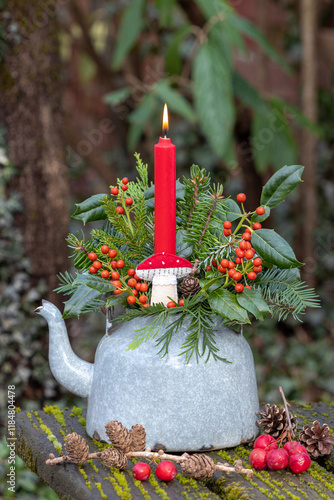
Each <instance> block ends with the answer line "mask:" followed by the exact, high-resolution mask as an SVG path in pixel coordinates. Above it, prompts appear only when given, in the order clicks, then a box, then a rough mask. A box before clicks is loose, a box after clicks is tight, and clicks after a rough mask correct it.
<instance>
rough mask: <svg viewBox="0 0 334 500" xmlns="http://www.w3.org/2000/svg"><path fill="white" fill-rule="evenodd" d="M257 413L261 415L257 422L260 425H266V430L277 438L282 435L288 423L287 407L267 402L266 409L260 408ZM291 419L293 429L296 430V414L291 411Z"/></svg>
mask: <svg viewBox="0 0 334 500" xmlns="http://www.w3.org/2000/svg"><path fill="white" fill-rule="evenodd" d="M257 413H258V414H259V415H260V417H261V418H260V419H259V420H258V422H257V424H258V426H259V427H264V432H265V433H266V434H270V435H271V436H273V437H274V438H275V439H277V438H278V437H280V435H281V433H282V431H283V430H284V428H285V427H286V426H287V424H288V420H287V418H286V412H285V408H279V407H278V406H276V405H270V404H269V403H267V404H266V406H265V409H264V410H260V411H258V412H257ZM290 421H291V425H292V429H293V431H294V432H296V429H297V417H296V415H293V414H292V413H290Z"/></svg>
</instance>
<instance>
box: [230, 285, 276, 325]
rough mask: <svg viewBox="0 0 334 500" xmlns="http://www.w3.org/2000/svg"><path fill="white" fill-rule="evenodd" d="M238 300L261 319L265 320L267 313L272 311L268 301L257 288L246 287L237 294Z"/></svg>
mask: <svg viewBox="0 0 334 500" xmlns="http://www.w3.org/2000/svg"><path fill="white" fill-rule="evenodd" d="M237 301H238V304H239V305H240V306H241V307H243V308H244V309H246V311H248V312H250V313H252V314H253V316H255V318H256V319H259V320H261V321H264V320H265V318H266V316H267V314H268V313H270V309H269V306H268V304H267V302H266V301H265V300H264V299H263V297H262V295H261V293H260V292H258V291H257V290H250V289H249V288H244V289H243V292H242V293H240V294H238V295H237Z"/></svg>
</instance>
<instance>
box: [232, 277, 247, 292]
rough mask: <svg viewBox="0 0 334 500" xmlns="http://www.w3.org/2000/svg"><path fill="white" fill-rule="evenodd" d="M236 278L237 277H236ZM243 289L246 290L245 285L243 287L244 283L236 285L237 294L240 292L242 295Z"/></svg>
mask: <svg viewBox="0 0 334 500" xmlns="http://www.w3.org/2000/svg"><path fill="white" fill-rule="evenodd" d="M235 274H237V273H235ZM234 276H235V275H234ZM233 279H235V278H233ZM243 289H244V285H243V284H242V283H237V284H236V285H235V287H234V290H235V291H236V292H238V293H241V292H242V291H243Z"/></svg>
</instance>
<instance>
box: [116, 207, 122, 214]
mask: <svg viewBox="0 0 334 500" xmlns="http://www.w3.org/2000/svg"><path fill="white" fill-rule="evenodd" d="M116 212H118V213H119V214H123V213H124V208H123V207H116Z"/></svg>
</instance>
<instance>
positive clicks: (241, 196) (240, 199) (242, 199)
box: [237, 193, 246, 203]
mask: <svg viewBox="0 0 334 500" xmlns="http://www.w3.org/2000/svg"><path fill="white" fill-rule="evenodd" d="M237 200H238V202H239V203H244V202H245V201H246V195H245V193H239V194H238V195H237Z"/></svg>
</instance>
